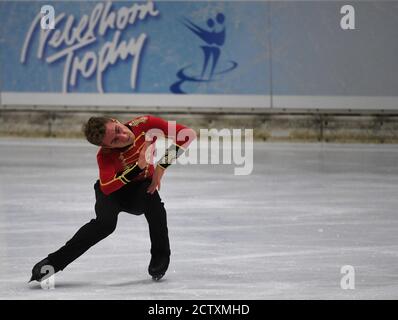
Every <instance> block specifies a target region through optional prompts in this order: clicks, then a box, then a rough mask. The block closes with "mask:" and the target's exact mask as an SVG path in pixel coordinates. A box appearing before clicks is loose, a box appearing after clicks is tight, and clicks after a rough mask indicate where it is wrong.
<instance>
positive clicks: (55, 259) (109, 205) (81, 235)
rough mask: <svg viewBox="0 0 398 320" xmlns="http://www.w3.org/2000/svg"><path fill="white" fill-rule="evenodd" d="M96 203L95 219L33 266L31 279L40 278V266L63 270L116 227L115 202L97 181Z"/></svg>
mask: <svg viewBox="0 0 398 320" xmlns="http://www.w3.org/2000/svg"><path fill="white" fill-rule="evenodd" d="M94 188H95V195H96V203H95V213H96V216H97V217H96V219H92V220H91V221H90V222H89V223H87V224H85V225H84V226H82V227H81V228H80V229H79V230H78V231H77V232H76V234H75V235H74V236H73V237H72V238H71V239H70V240H69V241H68V242H67V243H66V244H65V245H64V246H63V247H61V248H60V249H59V250H57V251H55V252H53V253H51V254H49V255H48V257H47V258H46V259H44V260H42V261H40V262H39V263H37V264H36V265H35V267H33V270H32V280H40V279H41V278H42V276H41V268H42V267H43V265H48V264H50V265H51V266H53V268H54V271H55V272H58V271H59V270H63V269H64V268H65V267H66V266H67V265H68V264H70V263H71V262H72V261H74V260H75V259H77V258H78V257H80V256H81V255H82V254H83V253H84V252H86V251H87V250H88V249H89V248H90V247H92V246H93V245H95V244H96V243H97V242H99V241H101V240H102V239H104V238H106V237H107V236H108V235H110V234H111V233H112V232H113V231H114V230H115V228H116V224H117V216H118V214H119V212H120V209H119V206H118V204H117V202H115V201H112V199H111V198H110V197H107V196H105V195H104V194H103V193H102V192H101V190H100V189H99V183H98V182H97V183H96V184H95V186H94Z"/></svg>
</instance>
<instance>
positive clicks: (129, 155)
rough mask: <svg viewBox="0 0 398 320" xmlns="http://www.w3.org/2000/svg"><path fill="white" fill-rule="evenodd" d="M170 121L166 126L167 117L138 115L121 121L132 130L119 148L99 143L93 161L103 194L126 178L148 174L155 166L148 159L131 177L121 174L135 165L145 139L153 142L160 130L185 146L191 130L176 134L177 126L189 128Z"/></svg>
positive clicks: (189, 140) (140, 177) (135, 178)
mask: <svg viewBox="0 0 398 320" xmlns="http://www.w3.org/2000/svg"><path fill="white" fill-rule="evenodd" d="M174 124H175V122H173V123H170V127H169V123H168V122H167V121H165V120H163V119H161V118H157V117H154V116H151V115H145V116H142V117H138V118H135V119H133V120H131V121H129V122H127V123H125V124H124V125H126V126H127V127H128V128H129V129H130V130H131V131H132V132H133V133H134V136H135V140H134V143H133V144H132V145H130V146H127V147H125V148H122V149H109V148H103V147H101V148H100V149H99V151H98V154H97V162H98V167H99V178H100V187H101V191H102V192H103V193H104V194H106V195H109V194H111V193H112V192H114V191H116V190H118V189H120V188H121V187H123V186H124V185H125V184H127V183H129V182H132V181H139V180H144V179H147V178H151V177H152V175H153V172H154V170H155V169H154V166H153V164H152V163H151V164H148V165H147V167H146V168H145V169H144V170H142V172H140V174H138V175H137V176H136V177H134V178H133V179H132V180H128V179H127V178H126V177H125V176H124V173H127V172H129V171H131V168H133V167H135V166H136V165H137V161H138V158H139V155H140V151H141V149H142V148H143V147H144V146H145V143H147V144H150V145H151V146H154V143H155V142H156V138H157V136H160V134H159V133H160V131H161V132H163V134H164V137H166V138H170V139H173V142H174V143H175V144H176V145H177V146H178V147H180V148H181V149H182V150H185V149H186V148H187V147H188V145H189V144H190V143H191V142H192V140H193V139H194V138H195V137H194V131H192V130H191V131H188V133H189V134H188V136H182V137H179V136H178V133H179V132H180V131H181V130H183V129H189V128H188V127H186V126H183V125H181V124H178V123H177V124H176V125H174ZM151 129H157V130H155V131H153V133H155V135H153V134H152V135H151V134H150V133H151ZM159 130H160V131H159ZM148 131H149V132H148ZM156 131H157V133H156ZM152 155H153V153H152ZM151 162H152V161H151Z"/></svg>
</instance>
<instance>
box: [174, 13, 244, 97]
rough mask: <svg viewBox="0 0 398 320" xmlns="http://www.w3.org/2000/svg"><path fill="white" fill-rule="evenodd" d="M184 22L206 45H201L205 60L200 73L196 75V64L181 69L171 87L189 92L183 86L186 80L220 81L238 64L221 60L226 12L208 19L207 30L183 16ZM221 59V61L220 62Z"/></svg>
mask: <svg viewBox="0 0 398 320" xmlns="http://www.w3.org/2000/svg"><path fill="white" fill-rule="evenodd" d="M182 24H184V25H185V26H186V27H187V28H188V29H189V30H190V31H192V32H193V33H194V34H195V35H197V36H198V37H199V38H200V39H201V40H203V41H204V42H205V44H204V45H201V46H200V48H201V49H202V51H203V54H204V60H203V64H202V70H201V72H200V75H195V71H194V70H195V67H197V65H195V64H191V65H189V66H186V67H184V68H182V69H180V70H179V71H178V72H177V77H178V78H179V80H178V81H177V82H175V83H174V84H173V85H172V86H171V87H170V91H171V92H173V93H187V92H185V91H184V90H183V89H182V88H181V87H182V85H183V84H184V83H186V82H189V83H191V84H192V83H193V84H201V83H208V82H214V81H218V80H220V75H223V74H226V73H228V72H230V71H232V70H234V69H235V68H236V67H237V66H238V63H237V62H235V61H226V62H223V61H222V60H220V56H221V47H222V46H223V45H224V43H225V38H226V31H225V15H224V14H222V13H218V14H217V16H216V19H215V21H214V20H213V19H211V18H209V19H208V20H207V27H208V29H207V30H206V29H204V28H201V27H200V26H198V25H196V24H195V23H193V22H192V21H190V20H189V19H187V18H183V20H182ZM219 60H220V61H221V63H219ZM219 65H221V67H219Z"/></svg>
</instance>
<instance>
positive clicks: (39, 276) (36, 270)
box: [29, 258, 56, 282]
mask: <svg viewBox="0 0 398 320" xmlns="http://www.w3.org/2000/svg"><path fill="white" fill-rule="evenodd" d="M44 266H49V267H53V266H52V265H51V262H50V260H49V259H48V258H45V259H43V260H41V261H39V262H38V263H36V264H35V266H34V267H33V269H32V277H31V278H30V280H29V282H32V281H39V282H40V281H42V280H43V278H44V277H45V276H46V275H48V274H49V271H48V270H47V272H43V273H42V268H43V267H44ZM53 268H54V267H53ZM54 272H56V270H55V268H54Z"/></svg>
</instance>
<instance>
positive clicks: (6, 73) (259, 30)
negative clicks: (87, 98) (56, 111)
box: [0, 1, 270, 95]
mask: <svg viewBox="0 0 398 320" xmlns="http://www.w3.org/2000/svg"><path fill="white" fill-rule="evenodd" d="M48 4H50V5H51V6H52V7H53V9H54V19H55V27H54V29H44V28H43V25H42V23H46V22H48V21H46V20H45V19H47V18H48V17H47V16H46V13H47V12H44V13H42V12H41V8H42V7H43V6H44V5H48ZM266 17H267V4H266V3H264V2H252V3H250V5H248V3H245V2H218V1H216V2H189V1H188V2H185V1H184V2H182V1H177V2H168V1H167V2H165V1H113V2H111V1H106V2H97V1H44V2H42V1H33V2H25V1H24V2H18V1H5V2H4V1H2V2H0V21H1V22H2V26H1V35H0V40H1V41H0V52H1V57H0V59H1V83H2V91H5V92H48V93H169V94H181V93H196V94H198V93H200V94H203V93H206V94H255V95H256V94H258V95H266V94H269V90H270V84H269V70H268V67H269V61H268V54H267V35H266V32H267V28H266V22H267V19H266ZM43 19H44V22H43ZM47 20H48V19H47ZM44 27H45V24H44Z"/></svg>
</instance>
